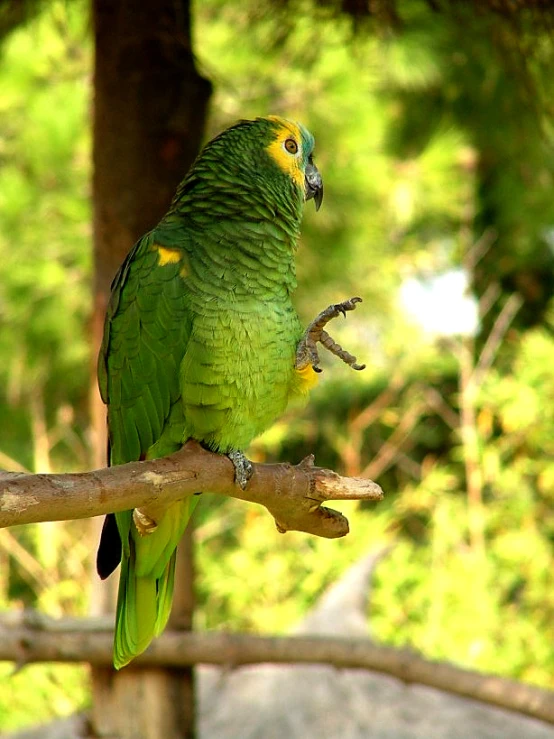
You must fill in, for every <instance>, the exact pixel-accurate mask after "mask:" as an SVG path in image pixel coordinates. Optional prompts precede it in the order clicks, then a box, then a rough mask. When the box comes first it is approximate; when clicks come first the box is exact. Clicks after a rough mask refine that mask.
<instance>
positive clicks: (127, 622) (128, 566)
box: [114, 496, 198, 670]
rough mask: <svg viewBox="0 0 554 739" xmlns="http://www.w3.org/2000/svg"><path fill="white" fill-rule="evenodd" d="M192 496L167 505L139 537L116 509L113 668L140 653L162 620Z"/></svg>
mask: <svg viewBox="0 0 554 739" xmlns="http://www.w3.org/2000/svg"><path fill="white" fill-rule="evenodd" d="M197 501H198V498H197V497H196V496H195V497H193V498H190V497H189V498H186V499H185V500H182V501H179V502H178V503H175V504H173V505H172V506H171V507H170V509H169V510H168V511H167V512H166V513H165V514H164V516H163V518H162V519H161V521H160V522H159V523H158V528H157V529H156V530H155V531H154V532H153V533H151V534H147V535H146V536H144V537H141V536H140V535H139V533H138V532H137V531H136V529H135V526H134V524H133V522H132V514H131V512H130V511H126V512H125V513H122V514H116V516H117V522H118V526H119V530H120V534H121V538H122V541H124V542H126V546H124V547H123V557H122V561H121V574H120V579H119V593H118V598H117V611H116V622H115V638H114V666H115V668H116V669H117V670H119V669H121V668H122V667H124V666H125V665H127V664H128V663H129V662H130V661H131V660H132V659H133V658H134V657H136V656H137V655H138V654H140V653H141V652H144V650H145V649H146V647H147V646H148V645H149V644H150V642H151V641H152V639H153V638H154V637H155V636H158V635H159V634H160V633H161V632H162V631H163V630H164V628H165V626H166V624H167V620H168V618H169V614H170V613H171V604H172V601H173V586H174V581H175V561H176V554H177V551H176V547H177V543H178V541H179V539H180V538H181V536H182V535H183V532H184V530H185V528H186V526H187V524H188V522H189V520H190V517H191V515H192V512H193V510H194V508H195V507H196V503H197ZM125 535H126V536H125ZM124 536H125V538H124Z"/></svg>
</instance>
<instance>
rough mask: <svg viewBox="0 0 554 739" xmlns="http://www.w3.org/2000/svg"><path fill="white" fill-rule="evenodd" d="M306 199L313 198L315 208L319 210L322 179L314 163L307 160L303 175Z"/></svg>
mask: <svg viewBox="0 0 554 739" xmlns="http://www.w3.org/2000/svg"><path fill="white" fill-rule="evenodd" d="M304 182H305V193H306V200H311V199H312V198H313V199H314V203H315V209H316V210H319V208H320V206H321V201H322V200H323V180H322V179H321V175H320V174H319V171H318V169H317V167H316V166H315V164H314V163H313V162H311V161H310V162H308V164H307V165H306V173H305V175H304Z"/></svg>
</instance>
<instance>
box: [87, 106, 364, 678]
mask: <svg viewBox="0 0 554 739" xmlns="http://www.w3.org/2000/svg"><path fill="white" fill-rule="evenodd" d="M313 148H314V139H313V136H312V135H311V134H310V132H309V131H307V130H306V129H305V128H304V127H303V126H301V125H299V124H297V123H293V122H291V121H288V120H285V119H283V118H279V117H276V116H269V117H267V118H258V119H256V120H251V121H250V120H248V121H246V120H245V121H241V122H239V123H237V124H236V125H234V126H232V127H231V128H229V129H227V130H226V131H224V132H223V133H221V134H220V135H218V136H217V137H216V138H214V139H213V140H212V141H210V142H209V143H208V144H207V145H206V146H205V148H204V149H203V151H202V152H201V153H200V155H199V156H198V158H197V159H196V161H195V163H194V164H193V166H192V168H191V170H190V172H189V173H188V175H187V176H186V178H185V179H184V180H183V182H182V183H181V185H180V186H179V188H178V190H177V193H176V195H175V197H174V199H173V201H172V203H171V206H170V209H169V211H168V213H167V215H165V216H164V217H163V218H162V220H161V221H160V223H159V224H158V225H157V226H156V227H155V228H154V229H153V230H152V231H150V232H149V233H147V234H146V235H145V236H143V237H142V238H141V239H139V241H138V242H137V243H136V244H135V246H134V247H133V249H132V250H131V252H130V253H129V255H128V256H127V258H126V259H125V261H124V263H123V265H122V266H121V268H120V269H119V271H118V273H117V275H116V277H115V279H114V281H113V284H112V294H111V299H110V302H109V306H108V311H107V316H106V322H105V330H104V337H103V342H102V348H101V351H100V356H99V363H98V375H99V385H100V391H101V395H102V399H103V401H104V403H106V404H107V406H108V429H109V463H110V464H111V465H116V464H123V463H125V462H131V461H135V460H144V459H153V458H157V457H162V456H165V455H167V454H170V453H172V452H175V451H177V450H178V449H179V448H180V447H181V446H182V445H183V443H184V442H185V441H186V440H187V439H189V438H192V439H196V440H197V441H199V442H200V443H201V444H202V445H203V446H205V447H206V448H208V449H210V450H213V451H216V452H221V453H225V454H228V455H229V457H230V458H231V459H232V461H233V463H234V465H235V470H236V478H235V479H236V482H237V484H239V485H241V486H243V487H244V486H245V485H246V483H247V481H248V477H249V474H250V472H251V465H250V463H249V462H248V460H247V459H246V457H244V455H243V453H242V450H243V449H245V448H246V446H247V445H248V444H249V443H250V441H251V440H252V439H253V438H254V437H256V436H257V435H258V434H260V433H261V432H262V431H264V429H266V428H268V427H269V426H270V425H271V424H272V423H273V421H274V420H275V419H276V418H277V417H278V416H279V415H280V414H281V413H282V412H283V411H284V410H285V407H286V405H287V403H288V401H289V399H290V398H291V397H293V396H295V395H299V394H300V395H301V394H303V393H306V392H307V391H308V389H309V388H310V387H311V386H312V385H313V384H314V380H315V379H316V377H317V375H316V371H317V370H318V369H319V368H318V367H317V354H316V353H315V351H314V348H313V342H312V346H308V345H307V344H306V345H305V346H303V349H302V353H303V355H304V358H303V359H302V361H300V360H299V359H298V358H297V350H298V348H299V344H300V343H301V339H302V336H303V330H302V327H301V325H300V322H299V319H298V316H297V314H296V312H295V310H294V308H293V305H292V302H291V294H292V292H293V291H294V289H295V286H296V278H295V263H294V256H295V251H296V246H297V240H298V236H299V229H300V221H301V217H302V210H303V206H304V202H305V201H306V200H309V199H312V198H313V200H314V202H315V205H316V208H317V209H319V206H320V204H321V201H322V197H323V185H322V180H321V177H320V174H319V172H318V171H317V169H316V167H315V165H314V163H313V159H312V153H313ZM354 300H357V299H354ZM351 307H353V306H351ZM351 307H346V310H350V309H351ZM344 310H345V308H344V307H341V306H338V311H339V312H342V313H344ZM336 314H337V313H336V312H335V315H336ZM320 323H321V322H320ZM322 325H323V324H321V326H319V324H318V326H319V328H321V327H322ZM323 333H325V332H323ZM320 335H321V331H319V335H318V340H321V341H322V343H324V341H323V339H321V338H320ZM327 336H328V335H327ZM334 346H335V347H336V345H334ZM328 348H330V347H328ZM335 353H337V352H335ZM299 356H300V355H299ZM343 358H344V357H343ZM345 361H348V360H345ZM348 363H350V364H352V362H350V361H349V362H348ZM314 366H315V370H314ZM355 368H356V369H357V368H358V366H355ZM197 500H198V498H197V497H188V498H186V499H184V500H182V501H179V502H177V503H173V504H172V505H171V506H170V507H169V508H168V509H167V510H166V512H165V513H164V515H163V516H162V517H161V519H160V520H158V521H156V522H153V521H151V520H150V521H149V520H145V519H147V517H145V516H144V514H142V513H141V511H140V510H138V509H135V511H125V512H123V513H116V514H111V515H109V516H108V517H107V518H106V520H105V523H104V528H103V531H102V536H101V541H100V546H99V550H98V557H97V569H98V573H99V575H100V577H102V578H105V577H107V576H108V575H109V574H111V572H113V570H114V569H115V568H116V567H117V565H118V564H119V562H120V561H121V574H120V581H119V594H118V602H117V613H116V626H115V639H114V665H115V667H116V668H117V669H119V668H121V667H123V666H124V665H126V664H127V663H128V662H130V660H132V659H133V658H134V657H135V656H136V655H138V654H140V653H141V652H142V651H144V650H145V649H146V647H147V646H148V644H149V643H150V641H151V640H152V638H153V637H154V636H156V635H158V634H159V633H160V632H161V631H162V630H163V629H164V627H165V625H166V623H167V619H168V617H169V613H170V610H171V602H172V595H173V585H174V573H175V557H176V547H177V544H178V542H179V539H180V538H181V536H182V534H183V532H184V530H185V527H186V526H187V523H188V521H189V519H190V517H191V514H192V512H193V509H194V507H195V505H196V502H197Z"/></svg>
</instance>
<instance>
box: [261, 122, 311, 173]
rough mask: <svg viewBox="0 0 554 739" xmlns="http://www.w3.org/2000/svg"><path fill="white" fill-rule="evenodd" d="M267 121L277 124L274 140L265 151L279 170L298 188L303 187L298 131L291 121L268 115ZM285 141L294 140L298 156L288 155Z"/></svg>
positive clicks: (299, 135)
mask: <svg viewBox="0 0 554 739" xmlns="http://www.w3.org/2000/svg"><path fill="white" fill-rule="evenodd" d="M268 119H269V120H270V121H274V122H275V123H277V124H279V127H278V128H277V129H276V132H275V138H274V140H273V141H272V142H271V144H270V145H269V146H268V147H266V151H267V152H268V153H269V155H270V156H271V158H272V159H273V160H274V161H275V162H277V165H278V166H279V168H280V169H282V170H283V172H284V173H285V174H288V176H289V177H290V178H291V179H292V180H294V182H296V184H297V185H298V186H299V187H304V174H303V172H302V170H301V169H300V161H301V155H302V151H301V149H302V136H301V134H300V129H299V128H298V126H297V125H296V123H293V122H292V121H287V120H286V118H279V116H276V115H269V116H268ZM287 139H294V140H295V141H296V143H297V145H298V154H290V153H289V152H288V151H287V150H286V149H285V147H284V143H285V141H286V140H287Z"/></svg>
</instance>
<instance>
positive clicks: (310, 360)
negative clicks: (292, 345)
mask: <svg viewBox="0 0 554 739" xmlns="http://www.w3.org/2000/svg"><path fill="white" fill-rule="evenodd" d="M361 302H362V299H361V298H350V300H344V301H343V302H342V303H335V304H333V305H330V306H329V307H328V308H325V310H323V311H321V313H320V314H319V315H318V316H317V317H316V318H315V320H313V321H312V322H311V323H310V325H309V326H308V328H307V329H306V331H305V333H304V336H303V337H302V339H301V340H300V343H299V344H298V347H297V349H296V369H298V370H303V369H305V368H306V367H307V366H308V365H309V364H311V365H312V367H313V368H314V370H315V372H322V371H323V370H322V369H321V367H320V366H319V354H318V352H317V344H318V343H320V344H321V345H322V346H324V347H325V348H326V349H327V350H328V351H330V352H331V354H334V355H335V356H336V357H339V359H342V361H343V362H344V363H345V364H347V365H349V366H350V367H352V369H355V370H363V369H365V364H358V363H357V360H356V357H355V356H354V355H353V354H350V353H349V352H347V351H346V350H345V349H343V348H342V347H341V346H340V345H339V344H337V343H336V342H335V341H334V340H333V339H332V338H331V336H329V334H328V333H327V331H324V328H325V326H326V325H327V324H328V323H329V321H331V320H332V319H333V318H336V317H337V316H339V315H343V316H344V317H345V318H346V312H347V311H351V310H355V308H356V305H357V304H358V303H361Z"/></svg>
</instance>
